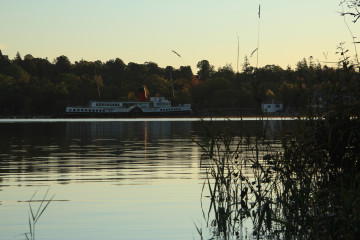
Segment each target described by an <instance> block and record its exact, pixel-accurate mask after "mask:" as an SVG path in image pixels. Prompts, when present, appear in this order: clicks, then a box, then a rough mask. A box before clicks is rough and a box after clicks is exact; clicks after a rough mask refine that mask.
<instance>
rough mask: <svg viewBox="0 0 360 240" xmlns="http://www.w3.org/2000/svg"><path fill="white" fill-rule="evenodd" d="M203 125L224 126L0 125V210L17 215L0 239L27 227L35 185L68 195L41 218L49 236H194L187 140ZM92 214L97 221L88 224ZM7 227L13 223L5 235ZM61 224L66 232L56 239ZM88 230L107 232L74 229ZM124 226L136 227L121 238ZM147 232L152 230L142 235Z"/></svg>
mask: <svg viewBox="0 0 360 240" xmlns="http://www.w3.org/2000/svg"><path fill="white" fill-rule="evenodd" d="M203 124H205V125H212V126H214V127H215V128H216V129H219V130H220V129H222V128H224V122H221V121H217V122H210V121H207V122H201V121H107V122H102V121H86V122H81V121H75V122H72V121H71V122H67V121H62V122H17V123H1V124H0V132H1V135H0V201H1V202H0V215H2V216H14V217H13V219H12V220H11V221H5V220H6V219H2V220H0V239H9V238H8V236H14V235H17V234H20V233H22V232H23V231H24V229H26V228H27V226H26V224H27V223H26V216H25V217H24V216H23V215H24V214H26V212H27V209H26V204H23V202H18V201H26V200H29V198H30V197H31V195H32V194H33V192H34V191H35V190H36V189H37V188H38V187H39V186H40V187H41V186H46V187H48V186H51V188H52V192H55V193H56V196H59V198H58V199H61V200H68V201H66V202H56V203H55V204H53V205H52V207H51V208H50V209H54V212H53V213H51V212H50V213H48V214H47V215H46V216H49V218H48V220H47V221H48V222H47V221H46V220H44V222H43V224H47V223H48V224H49V226H47V229H49V231H48V232H46V231H45V230H43V231H42V232H44V233H47V234H48V236H47V237H46V239H51V240H54V239H74V238H76V239H86V240H89V239H101V238H106V239H119V236H132V235H134V231H135V232H139V233H137V234H135V235H136V236H133V237H134V239H176V238H177V239H189V238H190V239H191V238H192V236H195V237H196V230H195V227H194V225H193V222H192V221H191V219H192V218H197V217H199V218H201V216H202V213H201V208H200V207H199V202H200V201H199V198H200V192H201V186H202V183H203V178H204V175H203V174H202V172H203V170H202V169H200V162H199V159H200V156H201V151H200V149H199V147H198V146H197V145H196V144H195V143H194V142H193V141H192V138H195V139H197V140H199V141H201V140H202V138H203V133H204V131H203V127H202V126H203ZM280 124H281V125H280V127H282V128H286V127H287V125H288V123H287V122H284V123H280ZM230 125H231V129H232V130H233V131H234V132H235V133H236V134H248V135H251V134H255V133H256V132H258V130H259V128H260V129H261V130H262V131H265V129H267V131H271V132H274V134H276V129H277V128H278V126H279V125H278V124H264V123H263V122H256V121H249V122H232V123H231V124H230ZM58 199H57V200H58ZM19 204H20V205H19ZM54 205H55V206H54ZM49 211H51V210H49ZM46 216H45V218H46ZM91 216H93V217H94V216H96V218H94V219H96V220H92V221H91V222H89V221H90V220H89V219H91ZM155 216H157V217H155ZM69 218H70V220H69ZM154 218H156V220H157V222H154ZM23 220H24V221H23ZM84 220H86V221H84ZM99 221H101V222H99ZM149 223H152V224H149ZM119 225H120V226H122V227H120V229H122V230H121V233H119ZM6 226H16V228H12V230H11V232H10V229H11V228H8V227H6ZM59 228H60V229H62V230H64V229H67V230H65V231H61V235H60V236H58V237H57V236H53V235H52V234H51V232H52V231H54V229H55V231H58V230H59ZM164 228H166V230H164ZM89 229H97V232H98V233H99V234H100V233H103V234H106V237H104V235H101V234H100V235H99V234H96V233H94V234H93V235H91V236H89V234H88V233H87V234H85V233H84V236H83V235H78V233H76V230H77V231H81V230H84V232H88V230H89ZM105 229H106V230H107V231H105ZM126 229H133V231H130V232H129V231H128V232H127V234H129V235H126V231H127V230H126ZM144 229H148V231H153V234H151V233H149V234H150V235H149V234H148V235H144V234H140V231H141V230H144ZM154 229H155V230H156V231H155V230H154ZM94 231H95V230H94ZM154 231H155V232H156V233H155V232H154ZM105 232H106V233H105ZM5 234H6V235H5ZM122 234H125V235H122ZM174 235H176V236H174ZM120 239H128V237H123V238H120Z"/></svg>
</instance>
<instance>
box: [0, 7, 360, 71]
mask: <svg viewBox="0 0 360 240" xmlns="http://www.w3.org/2000/svg"><path fill="white" fill-rule="evenodd" d="M339 2H340V0H315V1H314V0H302V1H295V0H288V1H284V0H272V1H265V0H262V1H261V0H260V1H258V0H251V1H250V0H248V1H245V0H226V1H218V0H182V1H178V0H177V1H175V0H101V1H100V0H61V1H60V0H59V1H56V0H0V11H1V14H0V48H1V50H2V52H3V54H5V55H8V56H9V58H10V59H13V58H14V57H15V55H16V52H19V53H20V55H21V56H22V57H23V56H24V55H26V54H31V55H33V56H34V57H41V58H46V57H47V58H48V59H49V60H50V61H53V59H54V58H56V57H58V56H60V55H65V56H67V57H68V58H69V59H70V61H71V62H75V61H79V60H81V59H84V60H88V61H94V60H101V61H103V62H106V61H107V60H110V59H114V58H120V59H122V60H123V61H124V62H125V63H128V62H135V63H144V62H148V61H152V62H155V63H157V64H158V65H159V66H160V67H166V66H168V65H171V66H173V67H176V68H178V67H179V66H181V65H190V66H191V67H192V70H193V72H194V73H196V71H197V68H196V64H197V62H199V61H200V60H203V59H206V60H208V61H209V62H210V64H212V65H214V66H215V68H216V69H217V68H218V67H223V66H225V65H227V64H231V65H232V67H233V69H234V70H235V71H236V69H237V51H238V50H237V47H238V43H237V42H238V38H237V35H238V36H239V69H241V64H242V63H243V59H244V56H245V55H247V56H249V57H250V54H251V52H252V51H253V50H255V49H256V48H257V42H258V28H259V27H260V38H259V39H260V45H259V46H260V48H259V52H258V53H259V60H258V66H259V67H261V66H264V65H267V64H276V65H280V66H281V67H284V68H285V67H286V66H287V65H290V66H292V67H294V66H295V64H296V62H298V61H299V60H301V59H302V58H306V59H308V58H309V57H310V56H313V58H314V60H315V61H319V62H322V61H326V59H327V61H337V60H338V58H339V56H337V55H335V52H336V47H337V46H338V45H339V43H340V42H346V43H347V45H346V47H347V48H348V49H349V50H351V51H352V50H353V46H352V45H351V44H350V43H351V41H352V39H351V35H350V33H349V31H348V29H347V27H346V25H345V23H344V18H343V17H341V16H340V14H339V12H340V11H341V7H339ZM259 4H260V5H261V17H260V21H259V17H258V6H259ZM347 22H348V24H349V26H350V27H351V30H352V32H353V34H354V35H355V36H359V37H360V25H359V24H360V23H357V24H354V23H352V22H351V19H350V18H348V19H347ZM259 24H260V25H259ZM172 50H174V51H176V52H177V53H179V54H180V55H181V56H182V58H179V57H178V56H177V55H176V54H174V53H173V52H172ZM325 56H326V57H325ZM256 62H257V61H256V54H254V55H253V57H251V58H250V63H251V64H252V65H253V66H256Z"/></svg>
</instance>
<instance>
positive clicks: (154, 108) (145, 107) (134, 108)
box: [66, 97, 192, 116]
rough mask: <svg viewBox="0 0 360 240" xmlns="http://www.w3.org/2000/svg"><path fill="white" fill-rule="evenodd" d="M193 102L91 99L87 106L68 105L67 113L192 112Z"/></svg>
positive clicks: (156, 113) (120, 114)
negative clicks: (174, 103)
mask: <svg viewBox="0 0 360 240" xmlns="http://www.w3.org/2000/svg"><path fill="white" fill-rule="evenodd" d="M191 112H192V110H191V104H180V105H177V106H172V105H171V102H170V101H169V100H167V99H165V98H164V97H151V98H150V101H137V102H123V101H90V104H89V106H87V107H72V106H69V107H66V113H67V115H73V116H76V115H89V116H97V115H98V116H101V115H103V116H122V115H124V116H141V115H155V116H156V115H173V114H186V113H191Z"/></svg>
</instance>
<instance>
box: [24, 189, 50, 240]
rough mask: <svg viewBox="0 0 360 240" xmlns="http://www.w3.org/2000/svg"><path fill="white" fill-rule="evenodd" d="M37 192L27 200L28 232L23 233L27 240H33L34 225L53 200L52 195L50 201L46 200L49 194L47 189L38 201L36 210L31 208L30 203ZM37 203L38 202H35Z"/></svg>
mask: <svg viewBox="0 0 360 240" xmlns="http://www.w3.org/2000/svg"><path fill="white" fill-rule="evenodd" d="M36 193H37V192H35V193H34V194H33V195H32V197H31V199H30V200H29V232H28V233H25V237H26V239H27V240H35V232H36V223H37V222H38V221H39V219H40V217H41V216H42V215H43V213H44V212H45V210H46V208H47V207H48V206H49V204H50V202H51V201H52V200H53V198H54V196H55V195H53V196H52V197H51V198H50V199H48V200H47V199H46V198H47V195H48V193H49V189H48V190H47V191H46V193H45V195H44V197H43V199H42V200H40V204H39V206H38V207H37V208H33V206H32V205H31V203H32V202H35V200H33V199H34V197H35V195H36ZM36 202H38V201H36Z"/></svg>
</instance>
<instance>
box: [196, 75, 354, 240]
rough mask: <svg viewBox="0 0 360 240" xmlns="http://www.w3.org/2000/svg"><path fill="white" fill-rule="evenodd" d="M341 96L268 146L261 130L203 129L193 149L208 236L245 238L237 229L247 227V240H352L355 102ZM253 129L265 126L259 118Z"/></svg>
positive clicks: (264, 134) (267, 141)
mask: <svg viewBox="0 0 360 240" xmlns="http://www.w3.org/2000/svg"><path fill="white" fill-rule="evenodd" d="M347 82H348V83H350V82H351V81H350V80H349V81H347ZM337 85H338V84H337ZM341 87H342V90H344V86H341ZM348 90H349V92H347V94H346V95H345V94H344V93H343V95H342V96H345V97H338V98H337V99H336V100H333V101H331V99H329V102H328V103H329V104H328V110H327V111H326V112H325V113H324V115H323V116H321V117H316V116H314V115H311V114H309V115H308V117H307V118H306V119H300V118H299V119H298V120H297V126H296V127H295V128H294V129H293V131H292V132H291V133H287V132H285V131H279V140H278V142H276V141H275V144H274V141H271V140H270V138H268V137H267V131H266V128H265V129H262V128H260V127H259V131H258V133H257V134H256V135H255V136H252V137H251V136H250V135H249V134H247V133H246V129H244V132H242V133H240V134H234V133H233V132H232V131H231V129H232V127H231V125H232V124H234V123H231V122H230V121H229V122H226V123H225V124H224V125H225V127H223V128H222V129H220V130H216V129H214V128H213V127H212V126H211V125H210V124H209V125H206V126H205V132H204V138H203V139H202V141H197V144H198V145H199V146H200V147H201V149H202V151H203V155H202V158H201V166H202V167H203V168H205V169H206V176H207V179H206V181H205V182H204V185H203V190H202V196H204V195H205V194H204V192H205V190H206V189H207V191H208V192H209V197H210V206H209V208H208V212H207V214H204V218H205V220H206V222H207V223H208V228H209V229H210V232H211V233H212V235H213V238H215V239H239V238H244V236H243V235H244V234H246V235H247V232H245V233H244V232H243V226H244V224H246V223H249V222H251V223H252V234H251V238H252V239H356V237H357V236H358V235H359V234H360V210H359V209H360V156H359V152H360V148H359V146H360V130H359V129H360V118H359V115H358V114H359V111H358V109H359V108H358V107H359V106H360V102H359V101H358V100H356V99H359V98H358V95H350V94H351V91H353V88H349V87H348ZM349 96H353V97H351V98H349ZM349 99H350V101H349ZM339 100H340V101H339ZM240 124H241V123H240ZM259 126H266V122H264V121H263V120H261V119H260V120H259ZM276 145H280V146H281V147H280V148H276V147H274V146H276ZM202 198H203V197H202Z"/></svg>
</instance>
